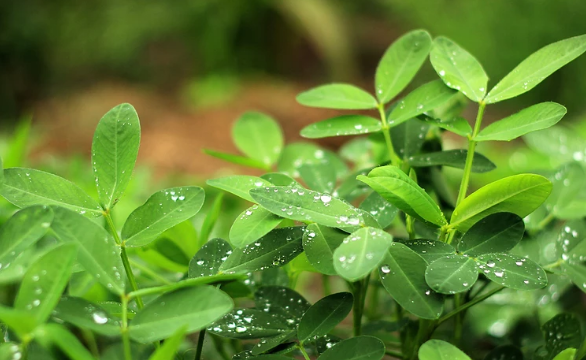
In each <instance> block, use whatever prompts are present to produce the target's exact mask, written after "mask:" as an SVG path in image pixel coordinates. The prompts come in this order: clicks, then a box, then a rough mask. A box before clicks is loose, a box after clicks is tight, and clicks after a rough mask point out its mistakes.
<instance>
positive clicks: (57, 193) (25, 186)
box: [0, 168, 102, 215]
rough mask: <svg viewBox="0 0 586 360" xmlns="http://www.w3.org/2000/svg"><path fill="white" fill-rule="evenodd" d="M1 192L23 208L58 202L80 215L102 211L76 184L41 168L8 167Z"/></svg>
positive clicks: (56, 203)
mask: <svg viewBox="0 0 586 360" xmlns="http://www.w3.org/2000/svg"><path fill="white" fill-rule="evenodd" d="M0 194H1V195H2V196H4V198H5V199H6V200H8V201H9V202H11V203H13V204H14V205H16V206H18V207H20V208H24V207H27V206H32V205H59V206H63V207H66V208H69V209H71V210H75V211H77V212H79V213H80V214H85V213H86V212H91V213H94V214H96V215H98V214H99V215H101V214H102V209H101V207H100V205H99V204H98V203H97V202H96V201H95V200H94V199H92V198H91V197H90V196H89V195H88V194H86V193H85V192H84V191H83V190H82V189H80V188H79V187H78V186H77V185H75V184H74V183H72V182H70V181H68V180H65V179H64V178H62V177H59V176H57V175H53V174H50V173H47V172H44V171H40V170H34V169H25V168H10V169H5V170H4V184H3V185H2V187H0Z"/></svg>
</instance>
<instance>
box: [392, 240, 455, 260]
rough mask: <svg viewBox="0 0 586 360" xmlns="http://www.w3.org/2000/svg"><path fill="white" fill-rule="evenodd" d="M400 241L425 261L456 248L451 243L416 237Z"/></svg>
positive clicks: (450, 253)
mask: <svg viewBox="0 0 586 360" xmlns="http://www.w3.org/2000/svg"><path fill="white" fill-rule="evenodd" d="M401 243H402V244H403V245H405V246H407V247H408V248H409V249H411V250H413V251H415V252H416V253H417V254H418V255H419V256H421V257H422V258H423V259H424V260H425V261H426V262H427V263H432V262H434V261H435V260H437V259H440V258H443V257H445V256H448V255H454V254H455V253H456V249H455V248H454V247H453V246H452V245H450V244H448V243H445V242H443V241H438V240H424V239H417V240H409V241H403V242H401Z"/></svg>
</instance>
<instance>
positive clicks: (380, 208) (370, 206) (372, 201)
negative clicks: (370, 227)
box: [359, 192, 399, 229]
mask: <svg viewBox="0 0 586 360" xmlns="http://www.w3.org/2000/svg"><path fill="white" fill-rule="evenodd" d="M359 208H360V209H362V210H364V211H366V212H368V213H369V214H370V215H371V216H372V217H373V218H374V219H375V220H376V222H377V223H378V224H379V225H380V227H381V229H386V228H387V227H389V226H390V225H391V223H392V222H393V220H394V219H395V217H396V216H397V213H398V212H399V209H398V208H397V207H396V206H394V205H393V204H391V203H390V202H388V201H386V200H385V199H383V197H382V196H380V195H379V193H377V192H372V193H371V194H370V195H368V196H367V197H366V199H364V200H363V201H362V203H361V204H360V206H359Z"/></svg>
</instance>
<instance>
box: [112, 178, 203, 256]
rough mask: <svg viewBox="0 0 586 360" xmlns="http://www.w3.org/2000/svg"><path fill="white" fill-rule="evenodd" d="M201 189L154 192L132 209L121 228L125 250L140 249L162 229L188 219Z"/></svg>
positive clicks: (199, 199)
mask: <svg viewBox="0 0 586 360" xmlns="http://www.w3.org/2000/svg"><path fill="white" fill-rule="evenodd" d="M204 197H205V195H204V192H203V189H202V188H200V187H197V186H187V187H176V188H170V189H165V190H161V191H158V192H156V193H154V194H153V195H152V196H151V197H150V198H149V199H148V200H147V201H146V202H145V203H144V204H143V205H141V206H139V207H138V208H137V209H136V210H134V211H133V212H132V213H131V214H130V215H129V216H128V219H126V222H125V223H124V226H123V227H122V240H123V241H124V242H125V243H126V246H127V247H135V246H143V245H146V244H148V243H150V242H152V241H153V240H155V239H156V238H157V237H158V236H159V235H161V234H162V233H163V232H164V231H165V230H168V229H170V228H172V227H173V226H175V225H177V224H180V223H182V222H183V221H185V220H187V219H190V218H192V217H193V216H194V215H195V214H197V212H198V211H199V210H200V209H201V206H202V205H203V202H204Z"/></svg>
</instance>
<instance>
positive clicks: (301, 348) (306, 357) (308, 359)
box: [297, 344, 311, 360]
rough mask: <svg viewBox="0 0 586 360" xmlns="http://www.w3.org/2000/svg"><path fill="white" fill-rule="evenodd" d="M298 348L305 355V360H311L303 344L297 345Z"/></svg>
mask: <svg viewBox="0 0 586 360" xmlns="http://www.w3.org/2000/svg"><path fill="white" fill-rule="evenodd" d="M297 348H298V349H299V351H301V354H303V357H304V358H305V360H311V359H310V358H309V355H307V351H305V348H304V347H303V345H302V344H297Z"/></svg>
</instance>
